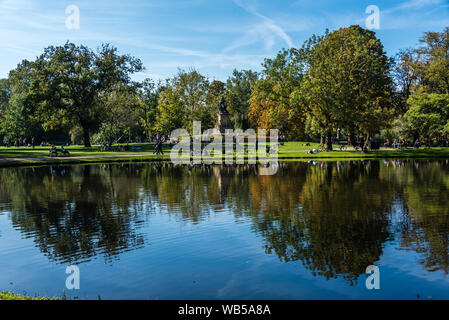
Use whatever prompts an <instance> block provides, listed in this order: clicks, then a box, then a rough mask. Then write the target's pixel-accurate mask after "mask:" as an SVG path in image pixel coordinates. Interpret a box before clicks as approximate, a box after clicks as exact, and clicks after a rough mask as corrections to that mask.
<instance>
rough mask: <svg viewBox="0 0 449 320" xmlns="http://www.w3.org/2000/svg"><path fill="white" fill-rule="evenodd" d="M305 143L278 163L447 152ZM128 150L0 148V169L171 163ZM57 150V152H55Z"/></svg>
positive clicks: (145, 147) (144, 149)
mask: <svg viewBox="0 0 449 320" xmlns="http://www.w3.org/2000/svg"><path fill="white" fill-rule="evenodd" d="M304 144H305V142H287V143H285V144H284V145H283V146H279V155H278V157H279V159H284V160H290V161H291V160H301V159H315V158H316V159H323V160H324V159H373V158H377V159H379V158H383V159H388V158H449V148H424V147H422V148H418V149H417V148H404V149H382V150H376V151H370V152H367V153H362V152H360V151H354V150H348V151H339V150H338V146H334V149H335V151H332V152H320V153H315V154H308V153H307V151H308V150H311V149H314V148H315V149H319V144H318V143H311V144H310V146H304ZM130 146H131V147H135V148H138V149H140V150H139V151H135V152H131V151H127V152H126V151H123V152H119V151H115V152H112V151H109V152H100V151H99V150H100V147H101V146H92V147H90V148H85V147H83V146H69V147H67V150H69V152H70V155H69V156H64V157H53V158H50V157H49V150H50V147H35V148H34V149H33V148H29V147H19V148H16V147H10V148H6V147H0V166H8V165H22V164H30V165H32V164H61V163H89V162H111V161H161V160H169V159H170V148H169V146H168V145H164V148H163V149H164V154H163V155H160V156H157V155H155V154H154V145H153V144H152V143H135V144H130ZM58 149H59V148H58Z"/></svg>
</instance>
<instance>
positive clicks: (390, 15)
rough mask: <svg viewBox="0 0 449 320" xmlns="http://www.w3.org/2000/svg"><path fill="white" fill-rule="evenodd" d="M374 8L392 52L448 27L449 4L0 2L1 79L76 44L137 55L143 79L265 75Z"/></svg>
mask: <svg viewBox="0 0 449 320" xmlns="http://www.w3.org/2000/svg"><path fill="white" fill-rule="evenodd" d="M69 5H76V6H77V7H78V8H79V10H80V28H79V29H78V30H69V29H67V28H66V23H65V21H66V19H67V17H68V14H66V8H67V7H68V6H69ZM368 5H376V6H378V7H379V8H380V11H381V15H380V29H379V30H376V33H377V36H378V37H379V38H380V39H381V40H382V42H383V44H384V46H385V50H386V51H387V54H388V55H393V54H395V53H396V52H397V51H398V50H399V49H400V48H406V47H410V46H414V45H416V44H417V43H418V38H419V37H420V36H421V35H422V33H423V32H425V31H441V30H443V28H444V27H446V26H449V0H369V1H366V0H344V1H343V0H296V1H295V0H290V1H287V0H184V1H183V0H127V1H123V0H122V1H120V0H0V37H1V50H0V77H1V78H3V77H6V76H7V74H8V71H9V70H11V69H13V68H15V66H16V65H17V63H19V62H20V61H21V60H22V59H34V58H35V57H36V56H37V55H39V54H40V53H41V52H42V50H43V48H45V47H46V46H48V45H56V44H63V43H64V42H66V41H67V40H70V41H72V42H75V43H78V44H85V45H88V46H89V47H92V48H96V47H98V46H99V45H100V44H101V43H103V42H109V43H111V44H113V45H114V46H116V47H118V48H119V50H120V52H121V53H129V54H132V55H134V56H136V57H139V58H140V59H141V60H142V61H143V63H144V65H145V67H146V69H147V70H146V71H145V73H142V74H139V75H136V76H135V78H136V79H137V80H140V79H143V78H145V77H151V78H155V79H164V78H166V77H169V76H172V75H174V74H176V73H177V70H178V67H179V68H184V69H189V68H190V67H193V68H196V69H197V70H199V71H200V72H201V73H203V74H205V75H207V76H209V77H210V78H211V79H214V78H215V79H219V80H225V79H226V78H227V77H228V76H229V75H230V74H231V73H232V70H233V69H234V68H237V69H253V70H260V64H261V62H262V61H263V59H264V58H266V57H272V56H274V55H275V54H276V53H277V52H278V51H279V50H280V49H282V48H288V47H290V46H300V45H301V44H302V43H303V41H304V40H306V39H307V38H308V37H309V36H310V35H312V34H314V33H316V34H322V33H323V32H324V30H325V29H326V28H329V29H331V30H332V29H338V28H340V27H345V26H349V25H352V24H359V25H361V26H365V19H366V17H367V16H368V14H366V13H365V9H366V7H367V6H368Z"/></svg>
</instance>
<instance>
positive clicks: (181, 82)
mask: <svg viewBox="0 0 449 320" xmlns="http://www.w3.org/2000/svg"><path fill="white" fill-rule="evenodd" d="M209 88H210V85H209V81H208V79H207V78H206V77H205V76H203V75H201V74H200V73H199V72H198V71H196V70H190V71H188V72H186V71H184V70H180V71H179V73H178V74H177V75H176V76H175V77H173V78H172V79H168V80H167V83H166V89H165V90H164V92H162V93H161V96H160V97H159V103H158V106H157V111H158V112H157V116H156V124H155V129H156V131H159V132H160V133H166V134H169V133H170V132H171V131H172V130H174V129H178V128H183V129H186V130H188V131H189V132H192V125H193V121H201V125H202V127H203V128H213V127H214V125H215V123H216V120H217V114H218V106H216V105H211V104H208V103H207V102H208V93H209ZM210 99H211V96H209V100H210Z"/></svg>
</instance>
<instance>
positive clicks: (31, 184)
mask: <svg viewBox="0 0 449 320" xmlns="http://www.w3.org/2000/svg"><path fill="white" fill-rule="evenodd" d="M447 169H448V164H447V162H432V163H426V162H422V163H421V164H420V165H418V166H417V165H416V162H415V163H411V162H410V163H408V164H407V165H406V166H396V167H395V168H393V167H390V168H387V167H386V166H381V165H380V162H377V161H372V162H371V161H366V162H359V161H352V162H322V163H319V164H318V165H315V166H313V165H310V164H307V163H289V164H288V165H285V166H284V165H281V167H280V168H279V171H278V173H277V174H276V175H274V176H262V175H258V174H257V171H256V170H255V167H254V166H249V165H245V166H236V167H230V166H221V167H209V166H200V167H196V168H189V167H185V166H178V167H174V166H171V165H168V164H159V165H136V164H134V165H101V166H69V167H53V168H52V169H51V170H50V169H49V168H34V169H33V168H29V169H25V168H8V169H0V210H4V211H6V212H11V220H12V222H13V225H14V226H15V227H16V228H18V229H20V230H21V231H22V232H23V234H25V236H27V237H32V238H34V240H35V242H36V243H37V245H38V246H39V248H40V249H41V251H42V252H45V254H46V255H47V256H48V257H49V258H50V259H51V260H56V261H64V262H66V261H67V262H69V261H70V262H74V261H77V262H78V261H83V260H86V259H89V258H92V257H94V256H96V255H104V256H105V257H106V258H107V259H110V258H112V257H113V256H116V255H118V254H119V253H120V252H123V251H125V250H132V249H135V248H139V247H141V246H143V245H144V236H143V235H142V233H141V232H139V230H141V226H142V223H144V222H145V219H146V216H147V215H148V214H149V213H151V212H154V211H155V210H158V209H160V208H165V209H166V212H167V213H168V214H170V215H174V216H176V217H178V218H179V219H180V220H181V221H189V222H191V223H200V222H201V221H203V220H204V219H206V218H207V217H208V215H209V214H210V213H211V212H215V213H221V212H223V210H226V209H230V211H231V212H232V213H233V215H234V216H235V218H236V219H240V218H242V217H246V216H249V217H251V219H252V221H253V226H252V228H253V230H254V232H257V233H259V234H261V235H262V237H263V239H264V242H265V248H266V252H267V253H269V254H271V253H275V254H276V255H277V256H278V257H279V258H280V260H281V261H301V262H302V263H303V264H304V265H305V266H306V267H307V268H308V269H310V270H312V272H313V273H314V274H316V275H322V276H324V277H326V278H333V277H339V276H341V277H344V278H345V279H347V280H348V281H350V282H351V283H353V282H354V281H355V280H356V279H357V278H358V276H359V275H361V274H363V273H364V272H365V268H366V267H367V266H368V265H370V264H373V263H374V262H375V261H377V260H379V257H380V256H381V254H382V248H383V245H384V243H385V242H386V241H387V240H388V239H389V238H390V237H392V235H393V233H396V234H400V238H401V243H402V247H407V248H410V249H413V250H416V251H417V252H420V253H422V257H423V259H422V263H423V265H424V266H426V268H427V269H428V270H437V269H443V270H444V271H445V272H447V271H448V258H449V255H448V252H449V251H448V232H449V221H448V219H449V211H448V210H449V209H448V208H449V206H448V205H449V192H447V191H448V189H449V174H448V170H447ZM393 200H394V201H396V203H399V204H402V203H403V204H404V212H406V213H407V212H408V214H406V213H404V214H403V217H404V218H403V219H402V224H400V226H398V227H400V229H394V228H391V226H392V225H391V222H390V212H391V211H392V209H391V207H392V203H393ZM5 204H6V205H5ZM2 206H3V207H2ZM10 206H12V207H10ZM163 212H165V210H164V211H163ZM174 223H179V222H174ZM397 224H398V222H394V226H395V227H397Z"/></svg>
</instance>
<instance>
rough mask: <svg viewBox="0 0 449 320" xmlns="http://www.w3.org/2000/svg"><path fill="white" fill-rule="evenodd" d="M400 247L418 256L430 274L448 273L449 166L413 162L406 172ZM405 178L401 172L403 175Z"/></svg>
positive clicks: (445, 162) (436, 163)
mask: <svg viewBox="0 0 449 320" xmlns="http://www.w3.org/2000/svg"><path fill="white" fill-rule="evenodd" d="M402 170H403V171H405V172H406V176H407V177H408V179H407V180H406V181H404V211H405V212H407V213H408V214H407V215H406V216H404V220H403V221H402V229H401V234H400V237H401V243H402V245H403V246H405V247H407V248H409V249H412V250H414V251H416V252H418V253H420V254H421V255H420V263H421V264H423V266H424V267H425V268H426V269H427V270H429V271H437V270H442V271H443V272H444V273H445V274H448V273H449V174H448V173H449V163H448V161H447V160H441V161H434V162H432V163H428V162H423V161H414V162H413V163H411V164H410V165H409V166H407V167H406V168H404V169H402ZM403 175H404V172H403Z"/></svg>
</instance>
